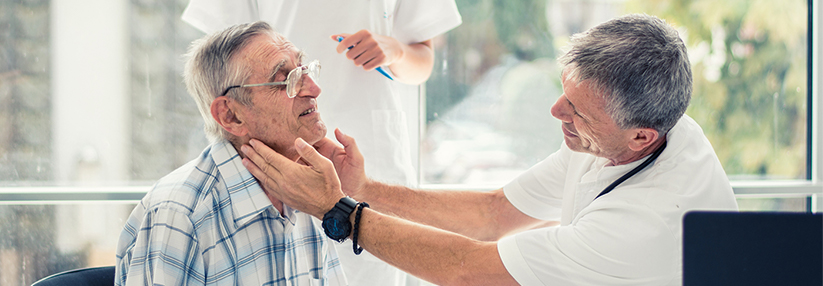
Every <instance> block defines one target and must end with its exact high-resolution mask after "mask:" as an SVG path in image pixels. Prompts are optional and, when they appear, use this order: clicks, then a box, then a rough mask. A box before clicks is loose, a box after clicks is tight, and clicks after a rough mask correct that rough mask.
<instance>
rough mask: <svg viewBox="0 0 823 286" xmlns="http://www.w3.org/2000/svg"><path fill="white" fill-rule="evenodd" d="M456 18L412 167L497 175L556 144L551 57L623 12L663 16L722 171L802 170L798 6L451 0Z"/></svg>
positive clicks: (698, 0)
mask: <svg viewBox="0 0 823 286" xmlns="http://www.w3.org/2000/svg"><path fill="white" fill-rule="evenodd" d="M457 3H458V8H459V9H460V12H461V14H462V15H463V24H462V25H461V26H460V27H458V28H457V29H455V30H453V31H452V32H450V33H448V34H447V35H445V36H443V37H440V38H437V39H436V47H435V51H436V53H437V55H436V63H435V70H434V73H433V76H432V78H431V79H430V80H429V81H428V82H427V84H426V130H425V135H424V139H423V140H422V143H421V174H422V175H421V176H422V180H421V181H422V182H423V183H427V184H451V183H455V184H485V183H490V184H497V185H501V184H504V183H506V182H508V181H509V180H510V179H512V178H514V176H516V175H517V174H519V173H520V172H522V171H523V170H525V169H526V168H528V167H530V166H531V165H533V164H535V163H536V162H538V161H540V160H542V159H543V158H545V157H546V156H547V155H549V154H550V153H552V152H554V151H556V150H557V149H558V148H559V146H560V144H561V142H562V134H561V132H560V130H559V122H558V121H557V120H555V119H554V118H552V117H551V115H550V113H549V109H550V108H551V105H552V104H553V103H554V101H555V100H556V99H557V98H558V96H559V95H560V94H561V93H562V89H561V86H560V82H559V76H560V71H559V70H558V68H557V63H556V62H555V58H557V57H558V56H559V55H560V54H561V51H562V47H563V46H564V45H565V43H566V42H567V40H568V38H569V36H570V35H572V34H574V33H578V32H582V31H585V30H586V29H588V28H590V27H592V26H594V25H597V24H599V23H601V22H603V21H606V20H608V19H611V18H613V17H616V16H619V15H622V14H626V13H646V14H650V15H656V16H658V17H660V18H663V19H665V20H666V21H667V22H668V23H670V24H672V25H673V26H674V27H676V28H677V29H678V30H679V31H681V36H682V37H683V39H684V41H685V42H686V45H687V46H688V48H689V55H690V60H691V64H692V72H693V75H694V93H693V96H692V102H691V105H690V107H689V109H688V110H687V114H689V115H690V116H691V117H692V118H694V119H695V120H696V121H697V122H698V123H700V125H701V126H702V127H703V129H704V132H705V133H706V136H707V137H708V138H709V141H711V142H712V145H713V146H714V148H715V150H716V152H717V155H718V157H719V159H720V161H721V163H722V164H723V166H724V168H725V170H726V173H727V174H729V177H730V178H731V179H805V174H806V163H805V162H806V156H807V154H806V128H807V126H806V114H807V111H806V108H807V107H806V99H807V86H806V76H807V67H806V60H807V51H806V49H807V41H808V39H807V37H806V32H807V24H808V23H807V6H806V5H807V3H806V1H803V0H792V1H777V2H775V1H703V0H694V1H682V0H663V1H659V0H653V1H652V0H629V1H574V0H560V1H541V0H524V1H492V0H479V1H475V0H472V1H468V0H459V1H457Z"/></svg>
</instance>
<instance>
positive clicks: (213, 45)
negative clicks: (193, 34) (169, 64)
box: [183, 21, 286, 143]
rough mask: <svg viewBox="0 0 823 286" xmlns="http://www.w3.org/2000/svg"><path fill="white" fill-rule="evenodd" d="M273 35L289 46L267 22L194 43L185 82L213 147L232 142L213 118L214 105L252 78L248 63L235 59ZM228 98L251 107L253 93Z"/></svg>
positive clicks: (242, 91)
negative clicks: (222, 141)
mask: <svg viewBox="0 0 823 286" xmlns="http://www.w3.org/2000/svg"><path fill="white" fill-rule="evenodd" d="M263 34H266V35H270V36H272V38H274V39H276V40H277V41H278V42H280V41H282V42H284V43H285V42H286V40H285V38H283V37H282V36H281V35H280V34H278V33H276V32H275V31H274V29H272V28H271V26H269V24H267V23H266V22H262V21H257V22H252V23H246V24H240V25H235V26H231V27H228V28H226V29H225V30H222V31H219V32H215V33H211V34H209V35H206V36H204V37H203V38H200V39H198V40H195V41H194V42H192V44H191V46H190V47H189V51H188V53H187V54H186V58H187V59H186V65H185V68H184V70H183V80H184V81H185V83H186V89H187V90H188V92H189V95H191V97H192V98H193V99H194V101H195V102H196V103H197V108H198V109H199V110H200V115H201V116H202V117H203V120H204V121H205V127H204V130H205V132H206V136H207V137H208V138H209V141H211V142H212V143H214V142H216V141H217V140H220V139H228V136H229V134H228V132H226V130H224V129H223V128H222V127H221V126H220V125H219V124H217V121H215V120H214V118H212V115H211V103H212V101H214V99H216V98H217V97H219V96H221V95H223V92H224V91H225V90H226V89H227V88H228V87H229V86H233V85H239V84H243V83H244V82H245V80H246V79H247V78H249V77H250V76H251V71H250V69H249V68H247V67H246V64H247V63H245V62H242V61H240V60H235V59H233V58H234V57H235V55H236V54H237V53H238V52H239V51H241V50H243V48H244V47H246V46H248V44H249V42H251V41H250V40H251V39H252V38H254V37H255V36H257V35H263ZM226 96H229V97H231V98H232V99H235V100H237V101H238V102H240V104H243V105H246V106H249V105H251V97H250V93H249V92H248V90H247V89H245V88H232V89H231V90H229V92H228V93H227V94H226Z"/></svg>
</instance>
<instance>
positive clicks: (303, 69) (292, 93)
mask: <svg viewBox="0 0 823 286" xmlns="http://www.w3.org/2000/svg"><path fill="white" fill-rule="evenodd" d="M313 69H314V71H315V72H314V76H311V73H312V70H313ZM298 70H299V71H300V76H299V77H297V78H292V76H293V74H295V72H297V71H298ZM304 74H308V75H309V77H310V78H311V79H312V80H314V81H316V80H317V78H318V77H319V76H320V61H318V60H313V61H311V62H309V63H308V64H305V65H300V66H298V67H296V68H294V69H292V70H291V71H289V74H288V75H287V76H286V80H285V81H273V82H264V83H254V84H241V85H232V86H229V87H227V88H226V90H224V91H223V94H221V95H220V96H226V94H228V93H229V90H231V89H232V88H236V87H255V86H269V85H285V86H286V96H288V97H289V98H294V97H296V96H297V93H298V91H299V90H301V89H303V85H302V83H301V84H300V88H299V89H297V90H294V87H292V85H290V83H291V81H292V80H298V81H302V79H303V75H304Z"/></svg>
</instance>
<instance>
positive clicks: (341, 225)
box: [323, 216, 351, 241]
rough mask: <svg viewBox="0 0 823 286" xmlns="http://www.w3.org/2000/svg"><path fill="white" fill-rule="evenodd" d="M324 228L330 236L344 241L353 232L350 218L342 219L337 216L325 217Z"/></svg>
mask: <svg viewBox="0 0 823 286" xmlns="http://www.w3.org/2000/svg"><path fill="white" fill-rule="evenodd" d="M323 230H325V232H326V235H328V236H329V238H331V239H334V240H337V241H343V240H344V239H346V238H347V237H349V233H350V232H351V224H350V223H349V221H348V220H345V221H341V220H340V219H339V218H338V217H337V216H333V217H328V218H325V219H323Z"/></svg>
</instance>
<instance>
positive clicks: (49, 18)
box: [0, 0, 207, 186]
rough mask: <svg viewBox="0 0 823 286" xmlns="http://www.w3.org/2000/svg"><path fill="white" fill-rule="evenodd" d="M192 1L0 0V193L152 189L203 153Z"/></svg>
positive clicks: (204, 144)
mask: <svg viewBox="0 0 823 286" xmlns="http://www.w3.org/2000/svg"><path fill="white" fill-rule="evenodd" d="M187 3H188V1H186V0H177V1H159V0H158V1H125V0H117V1H107V0H93V1H81V2H80V3H66V2H62V1H56V2H50V1H2V2H0V11H1V12H0V27H2V29H0V42H3V43H10V44H8V45H5V44H4V45H0V109H2V112H0V126H2V127H0V186H9V185H38V184H50V185H53V184H75V185H77V184H79V185H83V184H99V183H100V182H107V183H114V184H124V183H125V184H131V183H128V182H135V181H136V182H139V183H141V184H149V183H150V182H152V181H154V180H156V179H158V178H160V177H161V176H162V175H165V174H167V173H169V172H170V171H171V170H173V169H174V168H177V167H179V166H180V165H182V164H184V163H185V162H187V161H189V160H191V158H193V157H195V156H196V155H197V154H199V153H200V151H201V150H202V149H203V148H205V146H206V145H207V140H206V138H205V136H204V134H203V131H202V126H203V123H202V118H201V117H200V114H199V112H198V110H197V108H196V106H195V104H194V102H193V100H191V98H190V97H189V96H188V93H187V92H186V89H185V86H184V85H183V84H182V82H183V80H182V67H183V57H182V55H183V54H184V53H185V51H186V49H187V48H188V45H189V43H191V41H192V40H194V39H195V38H198V37H200V36H201V35H202V33H201V32H199V31H197V30H195V29H194V28H192V27H191V26H189V25H188V24H185V23H183V22H182V21H181V20H180V15H181V14H182V11H183V9H184V8H185V5H186V4H187ZM99 11H106V13H99ZM87 19H93V20H87ZM100 23H110V24H107V25H100Z"/></svg>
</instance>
